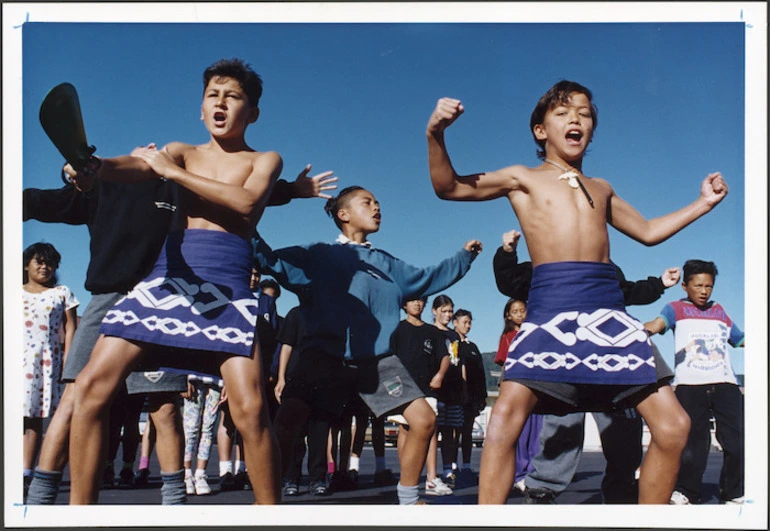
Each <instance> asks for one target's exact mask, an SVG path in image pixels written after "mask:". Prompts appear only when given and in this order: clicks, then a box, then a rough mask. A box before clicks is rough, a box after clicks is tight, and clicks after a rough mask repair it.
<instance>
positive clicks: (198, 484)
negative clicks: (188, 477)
mask: <svg viewBox="0 0 770 531" xmlns="http://www.w3.org/2000/svg"><path fill="white" fill-rule="evenodd" d="M207 479H208V478H207V476H206V474H201V475H198V474H195V494H197V495H198V496H205V495H206V494H211V487H209V482H208V481H206V480H207Z"/></svg>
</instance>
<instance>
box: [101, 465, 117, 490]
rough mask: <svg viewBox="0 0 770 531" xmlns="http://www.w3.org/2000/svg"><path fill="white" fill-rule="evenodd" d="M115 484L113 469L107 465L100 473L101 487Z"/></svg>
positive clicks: (107, 487) (106, 487) (109, 486)
mask: <svg viewBox="0 0 770 531" xmlns="http://www.w3.org/2000/svg"><path fill="white" fill-rule="evenodd" d="M114 486H115V469H114V468H112V467H111V466H108V467H106V468H105V469H104V473H103V474H102V488H103V489H111V488H112V487H114Z"/></svg>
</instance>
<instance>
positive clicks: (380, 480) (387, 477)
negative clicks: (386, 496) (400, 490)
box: [374, 468, 398, 487]
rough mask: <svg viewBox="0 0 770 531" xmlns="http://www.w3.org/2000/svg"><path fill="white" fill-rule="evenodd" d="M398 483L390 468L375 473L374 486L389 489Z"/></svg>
mask: <svg viewBox="0 0 770 531" xmlns="http://www.w3.org/2000/svg"><path fill="white" fill-rule="evenodd" d="M396 483H398V480H397V479H396V478H395V476H394V475H393V472H391V471H390V469H389V468H386V469H385V470H380V471H379V472H375V473H374V484H375V485H377V486H378V487H389V486H392V485H395V484H396Z"/></svg>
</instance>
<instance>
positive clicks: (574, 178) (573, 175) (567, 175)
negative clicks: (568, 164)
mask: <svg viewBox="0 0 770 531" xmlns="http://www.w3.org/2000/svg"><path fill="white" fill-rule="evenodd" d="M545 162H547V163H548V164H551V165H553V166H556V167H557V168H559V169H560V170H561V171H563V172H564V173H562V174H561V175H559V180H560V181H561V180H562V179H564V180H566V181H567V184H569V185H570V186H571V187H572V188H575V189H577V188H580V189H581V190H583V194H585V196H586V199H588V204H589V205H591V208H593V206H594V200H593V199H591V196H590V195H589V194H588V190H586V187H585V186H583V181H581V180H580V177H579V176H578V173H577V172H576V171H575V170H571V169H569V168H565V167H564V166H562V165H561V164H557V163H555V162H554V161H552V160H549V159H545Z"/></svg>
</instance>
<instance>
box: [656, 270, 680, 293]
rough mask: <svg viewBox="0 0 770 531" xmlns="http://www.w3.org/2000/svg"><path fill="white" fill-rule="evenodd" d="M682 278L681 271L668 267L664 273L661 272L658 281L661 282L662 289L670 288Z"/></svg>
mask: <svg viewBox="0 0 770 531" xmlns="http://www.w3.org/2000/svg"><path fill="white" fill-rule="evenodd" d="M681 276H682V271H681V270H680V269H679V268H678V267H669V268H668V269H666V270H665V271H663V274H662V275H660V280H661V281H662V282H663V287H665V288H670V287H671V286H673V285H674V284H676V283H677V282H679V278H680V277H681Z"/></svg>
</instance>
